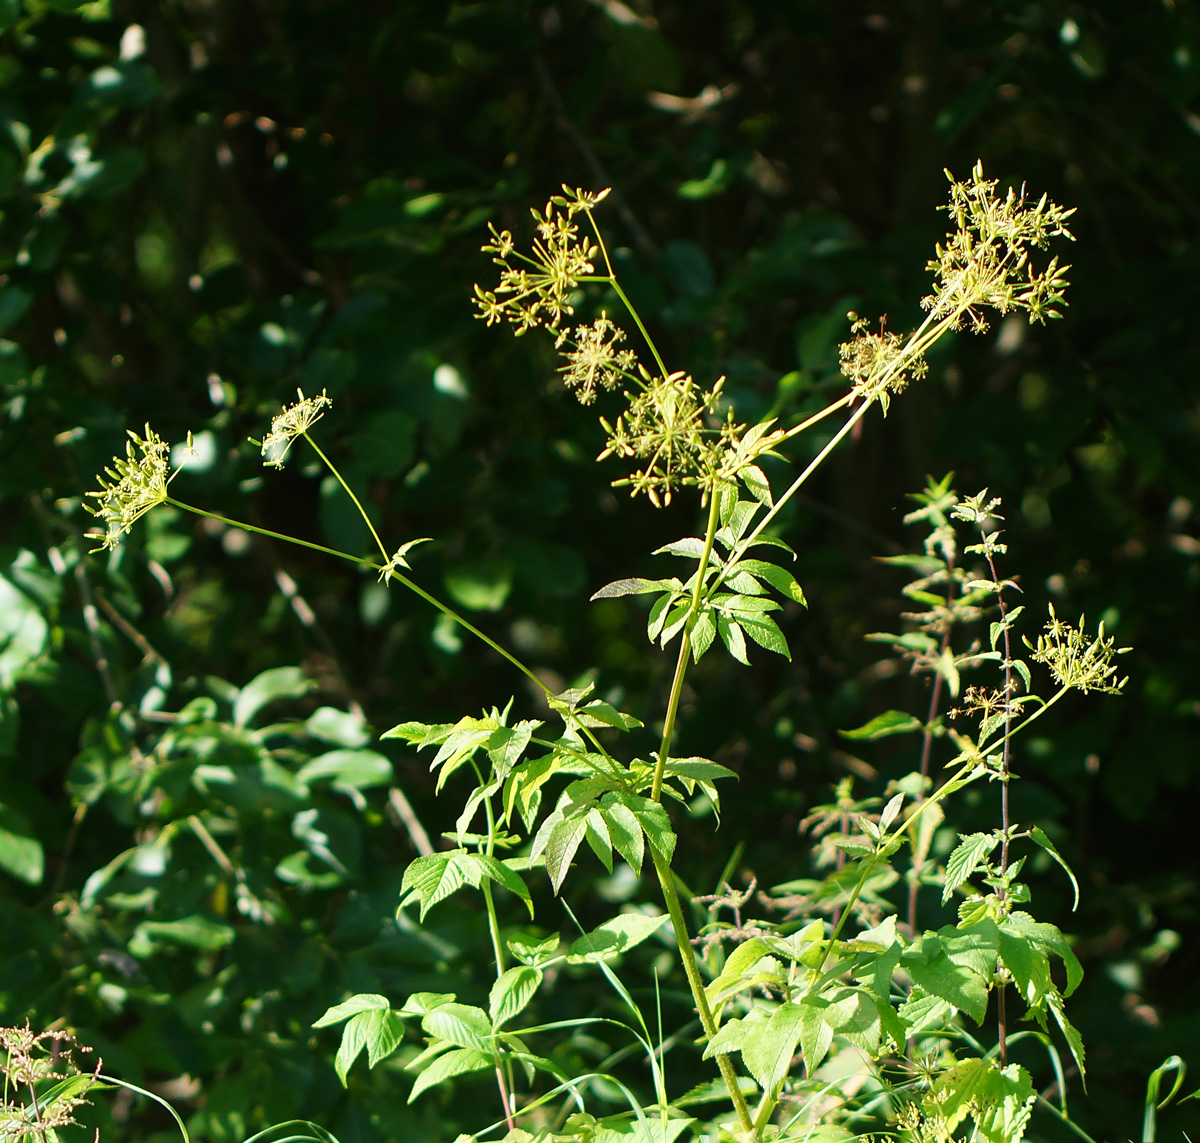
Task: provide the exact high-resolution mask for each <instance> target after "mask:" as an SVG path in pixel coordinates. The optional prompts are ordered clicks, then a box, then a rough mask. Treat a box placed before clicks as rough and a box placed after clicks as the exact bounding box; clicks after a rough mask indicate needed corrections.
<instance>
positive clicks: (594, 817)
mask: <svg viewBox="0 0 1200 1143" xmlns="http://www.w3.org/2000/svg"><path fill="white" fill-rule="evenodd" d="M584 820H585V822H586V823H587V828H586V831H585V833H584V838H585V839H586V841H587V843H588V847H589V848H590V849H591V851H592V852H593V853H594V854H595V855H596V856H597V857H598V858H599V859H600V864H601V865H603V866H604V868H605V869H606V870H608V872H609V873H611V872H612V868H613V859H612V853H613V845H612V838H611V837H610V836H609V833H608V823H607V822H606V821H605V820H604V815H603V814H602V813H601V812H600V808H599V807H598V806H593V807H592V808H591V809H590V810H588V814H587V817H586V818H585V819H584Z"/></svg>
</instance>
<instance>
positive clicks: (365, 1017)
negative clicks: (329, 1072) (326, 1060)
mask: <svg viewBox="0 0 1200 1143" xmlns="http://www.w3.org/2000/svg"><path fill="white" fill-rule="evenodd" d="M373 1015H374V1012H372V1011H367V1012H359V1013H357V1014H356V1015H354V1016H352V1017H350V1022H349V1023H348V1024H347V1025H346V1026H345V1027H344V1028H343V1029H342V1042H341V1043H340V1044H339V1045H338V1050H337V1055H336V1056H335V1057H334V1060H333V1067H334V1070H335V1071H336V1072H337V1076H338V1079H339V1080H341V1082H342V1087H346V1086H347V1081H346V1076H347V1075H348V1074H349V1072H350V1069H351V1067H353V1066H354V1061H355V1060H356V1059H358V1057H359V1054H360V1053H361V1052H362V1050H363V1048H365V1047H366V1046H367V1023H368V1021H369V1020H370V1019H371V1017H372V1016H373Z"/></svg>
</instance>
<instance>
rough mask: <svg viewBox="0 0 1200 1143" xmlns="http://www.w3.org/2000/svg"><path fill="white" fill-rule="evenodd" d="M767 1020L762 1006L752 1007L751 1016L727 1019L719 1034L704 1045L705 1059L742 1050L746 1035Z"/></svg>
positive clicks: (718, 1030) (718, 1031)
mask: <svg viewBox="0 0 1200 1143" xmlns="http://www.w3.org/2000/svg"><path fill="white" fill-rule="evenodd" d="M766 1022H767V1017H766V1014H765V1013H764V1012H763V1010H762V1009H761V1008H755V1009H752V1010H751V1013H750V1015H749V1016H739V1017H737V1018H736V1019H733V1020H726V1021H725V1023H724V1024H722V1025H721V1026H720V1028H718V1029H717V1034H716V1035H715V1036H714V1037H713V1038H712V1039H711V1040H709V1042H708V1043H707V1044H706V1045H705V1046H704V1059H706V1060H711V1059H712V1058H713V1056H729V1055H732V1054H733V1053H734V1052H739V1051H741V1048H742V1045H743V1044H744V1043H745V1042H746V1037H747V1036H749V1035H750V1033H751V1032H753V1031H754V1028H755V1025H757V1024H765V1023H766Z"/></svg>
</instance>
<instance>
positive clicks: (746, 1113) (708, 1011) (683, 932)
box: [650, 846, 754, 1138]
mask: <svg viewBox="0 0 1200 1143" xmlns="http://www.w3.org/2000/svg"><path fill="white" fill-rule="evenodd" d="M650 855H651V857H652V858H653V859H654V872H655V873H656V874H658V884H659V887H660V888H661V890H662V895H663V901H664V902H665V903H666V906H667V912H668V914H670V917H671V928H672V929H673V930H674V932H675V943H676V944H677V945H678V946H679V953H680V959H681V960H682V962H683V971H684V975H685V976H686V977H687V981H688V987H689V988H690V989H691V990H692V999H693V1000H694V1001H695V1002H696V1013H697V1015H698V1016H699V1017H700V1026H701V1028H703V1029H704V1038H705V1039H706V1040H710V1041H711V1040H712V1038H713V1037H714V1036H715V1035H716V1034H717V1021H716V1018H715V1017H714V1016H713V1012H712V1008H711V1006H710V1005H709V1003H708V996H707V995H706V994H705V992H704V981H703V980H701V979H700V966H699V965H698V964H697V963H696V954H695V952H694V951H693V949H692V939H691V936H690V935H689V933H688V927H687V920H686V919H685V918H684V915H683V907H682V905H680V903H679V894H678V893H677V892H676V890H675V878H674V874H673V873H672V872H671V863H670V862H669V861H668V860H667V859H666V858H665V857H663V856H662V854H660V853H659V852H658V850H656V849H655V848H654V847H653V846H651V847H650ZM717 1067H718V1068H720V1070H721V1078H722V1079H723V1080H724V1081H725V1086H726V1088H727V1089H728V1090H729V1098H730V1100H731V1101H732V1103H733V1109H734V1112H735V1113H736V1114H737V1117H738V1123H739V1124H740V1125H741V1128H742V1131H743V1132H744V1133H745V1134H746V1136H747V1138H749V1137H750V1136H751V1134H752V1133H753V1131H754V1121H753V1119H751V1117H750V1108H749V1107H747V1106H746V1097H745V1096H744V1095H742V1089H741V1087H740V1085H739V1084H738V1077H737V1073H736V1072H735V1071H734V1070H733V1064H732V1062H731V1061H730V1059H729V1057H728V1056H727V1055H725V1054H724V1053H721V1054H719V1055H718V1056H717Z"/></svg>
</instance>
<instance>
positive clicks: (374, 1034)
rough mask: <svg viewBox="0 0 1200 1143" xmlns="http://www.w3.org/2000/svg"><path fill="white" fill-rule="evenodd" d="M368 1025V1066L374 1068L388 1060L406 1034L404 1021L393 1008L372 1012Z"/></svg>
mask: <svg viewBox="0 0 1200 1143" xmlns="http://www.w3.org/2000/svg"><path fill="white" fill-rule="evenodd" d="M371 1016H372V1019H371V1021H370V1023H369V1024H368V1026H367V1067H369V1068H373V1067H374V1066H375V1065H376V1064H377V1063H379V1061H380V1060H386V1059H387V1057H388V1056H390V1055H391V1054H392V1053H393V1052H394V1051H395V1050H396V1049H397V1048H398V1047H399V1046H400V1041H401V1039H402V1038H403V1036H404V1022H403V1021H402V1020H401V1019H400V1017H399V1016H397V1015H396V1013H394V1012H393V1011H391V1009H388V1010H387V1011H386V1012H373V1013H371Z"/></svg>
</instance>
